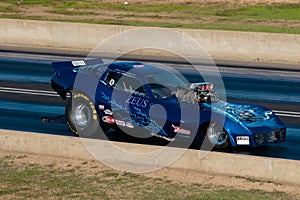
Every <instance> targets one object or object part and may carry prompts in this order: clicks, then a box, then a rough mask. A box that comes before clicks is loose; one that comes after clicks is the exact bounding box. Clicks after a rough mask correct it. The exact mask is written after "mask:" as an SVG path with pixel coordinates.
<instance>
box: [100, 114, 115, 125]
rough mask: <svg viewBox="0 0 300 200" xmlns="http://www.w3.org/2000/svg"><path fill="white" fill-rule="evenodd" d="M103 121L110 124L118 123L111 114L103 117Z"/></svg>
mask: <svg viewBox="0 0 300 200" xmlns="http://www.w3.org/2000/svg"><path fill="white" fill-rule="evenodd" d="M102 121H104V122H105V123H108V124H115V123H116V120H115V119H114V118H112V117H111V116H104V117H102Z"/></svg>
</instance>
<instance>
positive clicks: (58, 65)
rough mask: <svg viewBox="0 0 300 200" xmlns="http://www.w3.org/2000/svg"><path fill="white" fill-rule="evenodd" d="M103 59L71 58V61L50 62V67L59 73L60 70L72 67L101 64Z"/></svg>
mask: <svg viewBox="0 0 300 200" xmlns="http://www.w3.org/2000/svg"><path fill="white" fill-rule="evenodd" d="M102 63H103V60H102V59H101V58H95V59H89V60H73V61H60V62H52V67H53V68H54V70H55V72H56V73H57V74H58V75H59V74H60V71H61V70H68V69H70V70H71V69H74V68H78V67H83V66H89V65H96V64H102Z"/></svg>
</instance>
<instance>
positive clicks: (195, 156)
mask: <svg viewBox="0 0 300 200" xmlns="http://www.w3.org/2000/svg"><path fill="white" fill-rule="evenodd" d="M0 133H1V134H0V149H1V150H5V151H14V152H22V153H37V154H42V155H51V156H60V157H66V158H76V159H84V160H95V158H94V157H93V156H92V155H91V154H90V153H89V151H88V150H87V149H86V148H85V145H84V144H83V143H85V142H89V143H90V144H92V145H95V146H101V147H103V148H104V149H105V148H107V146H108V144H109V143H110V142H111V141H104V140H89V139H81V138H75V137H66V136H55V135H45V134H37V133H28V132H17V131H10V130H0ZM111 143H113V144H114V145H117V146H120V147H121V148H124V149H127V150H128V149H129V150H134V152H135V153H142V152H150V151H156V150H157V149H159V148H161V147H160V146H151V145H141V144H131V143H120V142H111ZM166 148H171V149H169V150H170V152H172V150H174V151H176V148H173V147H166ZM113 162H118V163H119V164H120V165H132V166H133V167H134V166H135V165H145V167H147V166H149V165H160V164H162V161H160V160H159V159H158V160H156V161H155V162H151V160H150V161H149V160H147V159H146V160H136V161H134V162H132V161H127V160H126V158H120V159H119V160H114V161H113ZM168 167H169V168H176V169H185V170H196V171H199V173H209V174H223V175H230V176H244V177H254V178H259V179H263V180H269V181H274V182H279V183H289V184H297V185H300V177H299V175H300V161H294V160H284V159H277V158H266V157H257V156H249V155H237V154H227V153H219V152H210V153H209V154H208V155H207V156H205V157H203V158H200V157H199V151H197V150H190V149H188V150H186V151H185V152H184V154H183V155H182V156H181V157H180V158H179V159H178V160H176V161H175V162H173V163H172V164H171V165H169V166H168Z"/></svg>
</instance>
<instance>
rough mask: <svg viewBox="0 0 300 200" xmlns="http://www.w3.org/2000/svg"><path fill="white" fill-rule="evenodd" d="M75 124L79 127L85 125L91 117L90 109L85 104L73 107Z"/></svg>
mask: <svg viewBox="0 0 300 200" xmlns="http://www.w3.org/2000/svg"><path fill="white" fill-rule="evenodd" d="M74 116H75V124H76V125H78V126H80V127H86V126H87V125H88V123H89V120H90V118H91V111H90V109H89V108H88V107H87V106H85V105H78V106H76V107H75V109H74Z"/></svg>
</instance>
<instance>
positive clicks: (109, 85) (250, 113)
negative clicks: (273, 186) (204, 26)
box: [51, 59, 286, 149]
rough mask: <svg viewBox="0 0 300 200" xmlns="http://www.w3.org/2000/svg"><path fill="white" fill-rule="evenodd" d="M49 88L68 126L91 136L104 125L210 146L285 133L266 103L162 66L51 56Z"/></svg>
mask: <svg viewBox="0 0 300 200" xmlns="http://www.w3.org/2000/svg"><path fill="white" fill-rule="evenodd" d="M53 67H54V69H55V74H54V75H53V77H52V80H51V83H52V88H53V89H54V90H55V91H56V92H57V93H58V94H59V95H60V96H61V97H62V98H63V99H64V100H67V105H66V113H65V114H66V121H67V125H68V127H69V128H70V130H71V131H72V132H73V133H74V134H76V135H80V136H82V137H92V138H97V137H98V135H101V134H103V132H107V131H108V129H110V128H115V129H120V130H122V131H120V133H121V132H127V133H129V134H133V135H134V136H136V137H145V135H148V136H149V135H151V136H155V137H158V138H161V139H163V140H167V141H174V140H177V139H179V138H184V139H187V140H190V141H192V142H193V144H195V145H196V146H200V145H201V144H202V143H203V141H204V140H205V139H206V140H207V141H209V143H210V144H211V145H213V146H214V147H216V148H220V149H222V148H227V147H229V146H261V145H266V144H269V143H277V142H281V141H284V140H285V139H286V128H285V126H284V125H283V123H282V122H281V121H280V120H279V119H278V117H277V116H276V115H275V114H274V113H273V112H272V111H271V110H269V109H267V108H265V107H261V106H258V105H250V104H241V103H227V102H224V101H222V100H219V99H218V96H217V95H216V92H215V90H214V85H213V83H208V82H199V83H189V82H187V81H186V80H185V79H184V78H182V77H181V76H180V75H178V74H176V73H173V72H171V71H170V70H166V69H164V68H160V67H156V66H152V65H148V64H143V63H140V62H112V63H108V64H104V63H103V62H102V60H101V59H93V60H78V61H66V62H54V63H53Z"/></svg>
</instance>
